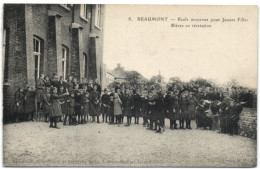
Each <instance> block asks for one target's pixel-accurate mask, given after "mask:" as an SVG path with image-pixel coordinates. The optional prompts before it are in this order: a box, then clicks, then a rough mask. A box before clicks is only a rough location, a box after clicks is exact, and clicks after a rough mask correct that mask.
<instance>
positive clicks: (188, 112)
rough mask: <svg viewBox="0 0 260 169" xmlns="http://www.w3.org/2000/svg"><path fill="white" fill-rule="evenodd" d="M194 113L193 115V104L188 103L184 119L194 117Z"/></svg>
mask: <svg viewBox="0 0 260 169" xmlns="http://www.w3.org/2000/svg"><path fill="white" fill-rule="evenodd" d="M194 115H195V106H194V105H189V106H188V110H187V115H186V120H191V119H192V118H193V117H194Z"/></svg>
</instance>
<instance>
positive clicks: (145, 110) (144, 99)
mask: <svg viewBox="0 0 260 169" xmlns="http://www.w3.org/2000/svg"><path fill="white" fill-rule="evenodd" d="M147 95H148V92H147V90H143V91H142V96H141V99H142V108H141V110H142V116H143V127H146V126H148V125H149V124H148V103H147Z"/></svg>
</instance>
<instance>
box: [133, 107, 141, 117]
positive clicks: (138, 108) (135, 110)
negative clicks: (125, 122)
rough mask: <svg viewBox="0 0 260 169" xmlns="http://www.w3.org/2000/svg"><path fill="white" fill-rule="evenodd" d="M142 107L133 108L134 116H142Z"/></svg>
mask: <svg viewBox="0 0 260 169" xmlns="http://www.w3.org/2000/svg"><path fill="white" fill-rule="evenodd" d="M140 109H141V108H140V107H134V109H133V116H134V117H140V115H141V110H140Z"/></svg>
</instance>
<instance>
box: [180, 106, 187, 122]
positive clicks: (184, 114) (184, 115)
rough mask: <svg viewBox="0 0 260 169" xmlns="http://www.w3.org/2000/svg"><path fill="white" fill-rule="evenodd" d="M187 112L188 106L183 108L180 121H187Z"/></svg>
mask: <svg viewBox="0 0 260 169" xmlns="http://www.w3.org/2000/svg"><path fill="white" fill-rule="evenodd" d="M187 111H188V107H187V106H181V112H180V119H186V117H187Z"/></svg>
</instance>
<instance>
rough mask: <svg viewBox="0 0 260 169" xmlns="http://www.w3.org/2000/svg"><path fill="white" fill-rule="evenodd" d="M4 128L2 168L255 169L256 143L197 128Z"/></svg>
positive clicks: (33, 124) (21, 125)
mask: <svg viewBox="0 0 260 169" xmlns="http://www.w3.org/2000/svg"><path fill="white" fill-rule="evenodd" d="M59 126H60V128H61V129H52V128H49V124H48V123H44V122H23V123H14V124H7V125H4V127H3V130H4V133H3V141H4V144H3V153H4V154H3V162H4V166H129V167H137V166H140V167H141V166H143V167H145V166H150V167H167V166H168V167H254V166H256V161H257V157H256V154H257V151H256V147H257V143H256V140H253V139H250V138H245V137H241V136H229V135H226V134H219V133H218V132H216V131H210V130H203V129H195V124H194V122H192V127H193V129H192V130H169V122H168V120H166V130H165V132H163V133H162V134H158V133H155V132H154V131H149V130H146V128H145V127H143V126H142V125H141V124H139V125H137V124H132V125H131V126H130V127H125V126H123V125H120V126H118V125H108V124H107V123H100V124H97V123H87V124H84V125H77V126H62V125H61V123H59Z"/></svg>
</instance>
